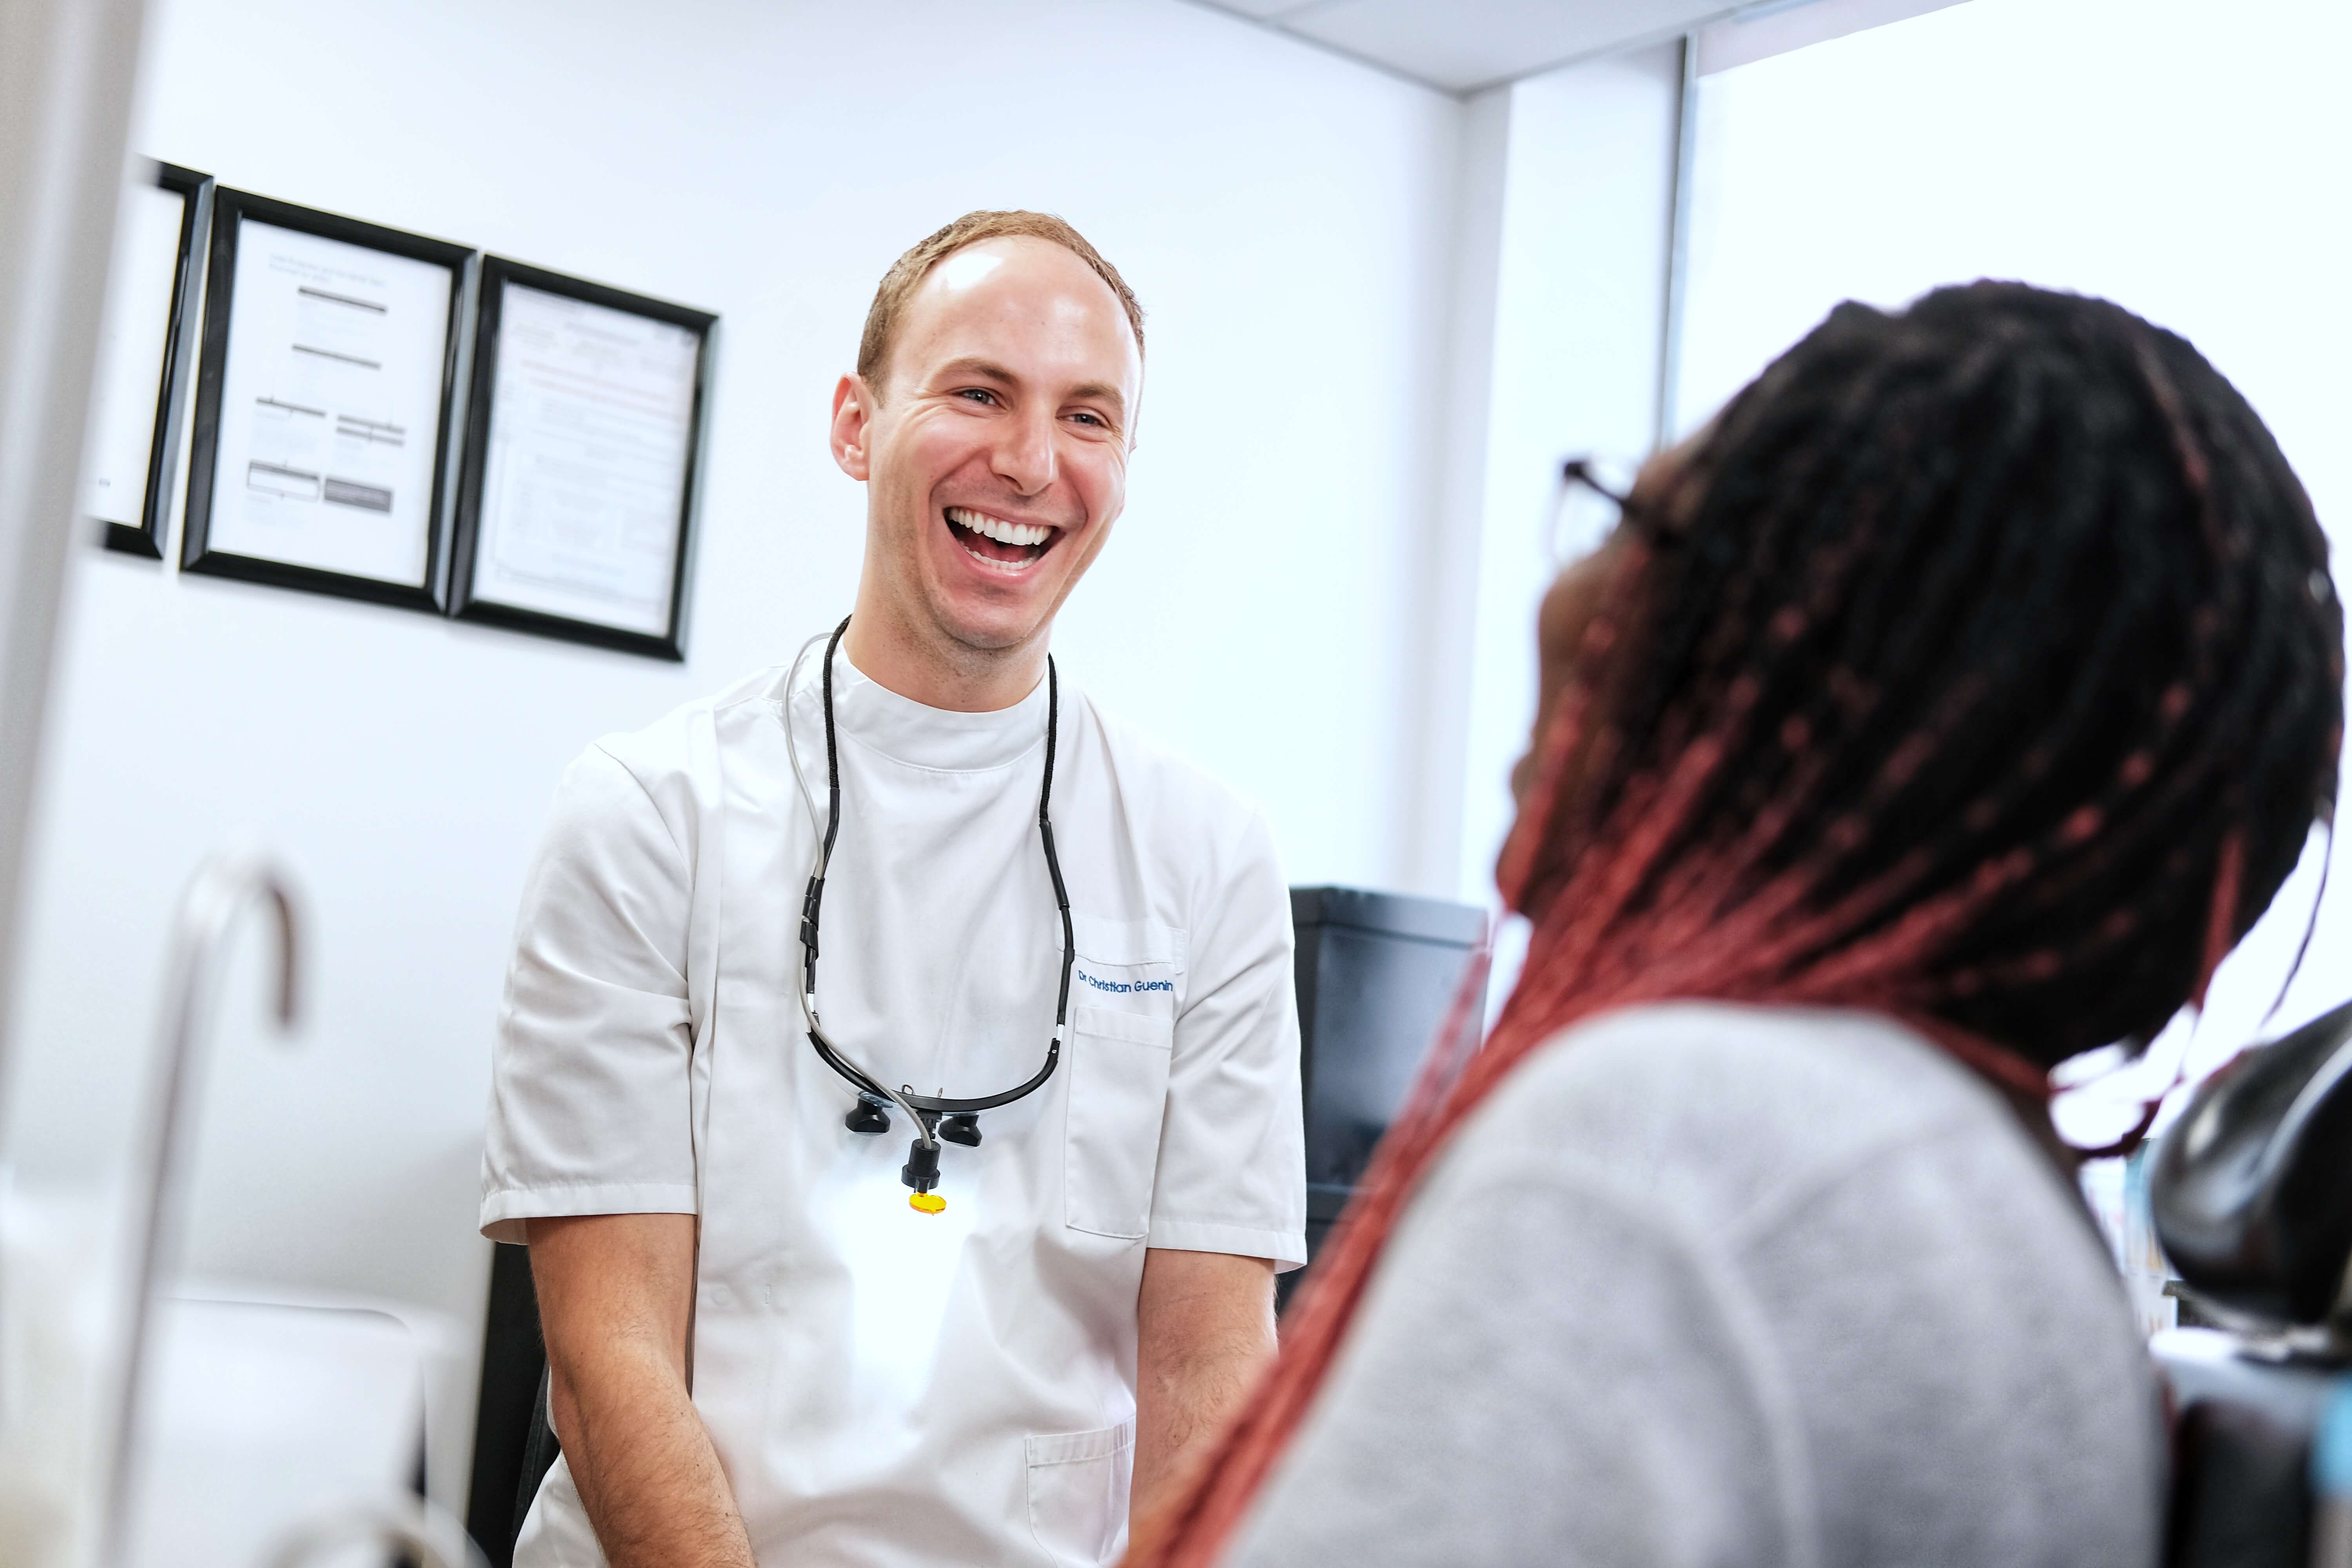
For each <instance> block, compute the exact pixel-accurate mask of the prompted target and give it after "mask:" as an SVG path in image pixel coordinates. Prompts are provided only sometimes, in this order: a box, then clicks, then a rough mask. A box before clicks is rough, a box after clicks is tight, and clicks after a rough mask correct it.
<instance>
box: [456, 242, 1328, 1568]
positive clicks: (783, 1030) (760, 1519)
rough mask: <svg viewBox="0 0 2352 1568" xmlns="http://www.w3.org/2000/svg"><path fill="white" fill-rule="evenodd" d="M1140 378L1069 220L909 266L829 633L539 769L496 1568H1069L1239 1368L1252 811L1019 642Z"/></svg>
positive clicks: (495, 1163)
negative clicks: (540, 1474) (501, 1564)
mask: <svg viewBox="0 0 2352 1568" xmlns="http://www.w3.org/2000/svg"><path fill="white" fill-rule="evenodd" d="M1142 389H1143V320H1142V311H1141V310H1140V309H1139V307H1138V306H1137V304H1136V302H1135V298H1134V296H1133V295H1132V294H1131V293H1130V292H1129V290H1128V288H1127V285H1126V284H1125V283H1124V282H1123V281H1122V280H1121V279H1120V278H1119V276H1118V272H1117V271H1116V270H1115V269H1114V268H1112V267H1111V266H1110V265H1109V263H1108V262H1107V261H1105V260H1104V259H1103V258H1101V257H1100V256H1099V255H1097V253H1096V251H1095V249H1094V247H1092V246H1090V245H1088V244H1087V241H1086V240H1085V239H1084V238H1083V237H1080V236H1079V235H1078V234H1077V232H1076V230H1074V229H1072V228H1071V227H1070V226H1068V225H1066V224H1065V223H1063V222H1062V221H1061V220H1059V219H1058V218H1053V217H1047V216H1042V215H1039V214H1035V213H997V212H982V213H973V214H971V215H969V216H965V217H963V218H960V219H958V220H957V221H956V222H955V223H953V224H950V225H949V226H947V227H946V228H943V229H941V230H940V231H939V232H938V233H937V234H935V235H933V236H931V237H929V239H926V240H924V241H923V242H922V243H921V244H919V245H918V246H916V247H914V248H913V249H912V250H910V251H908V253H907V254H906V255H905V256H903V257H901V258H899V259H898V263H897V264H896V265H894V266H893V267H892V268H890V270H889V272H888V273H887V275H886V276H885V277H884V278H883V280H882V284H881V287H880V288H879V289H877V291H876V294H875V299H874V304H873V308H872V310H871V311H870V312H869V313H868V315H867V317H866V331H865V336H864V339H863V341H862V342H861V345H860V348H859V353H858V359H857V368H856V371H855V372H854V373H853V374H848V375H845V376H844V377H842V379H841V383H840V385H839V387H838V388H837V389H836V391H835V395H834V404H833V428H832V440H833V452H834V457H835V460H836V461H837V462H838V463H839V464H840V466H841V468H842V470H843V471H844V472H845V473H846V474H848V475H849V476H850V477H851V478H852V479H857V480H861V481H863V482H864V483H865V485H866V552H865V560H864V565H863V570H862V573H861V575H860V578H859V582H858V587H857V595H856V601H855V603H854V605H853V607H852V611H851V614H850V615H849V616H848V617H847V619H846V620H845V621H844V622H843V623H842V624H841V626H838V627H836V628H835V629H833V630H831V631H830V632H824V633H820V634H818V635H817V636H816V637H814V638H812V639H811V641H810V643H809V644H808V646H806V647H803V650H802V655H801V657H800V658H798V659H797V660H795V661H794V662H793V664H792V665H790V666H788V667H780V668H774V669H770V670H766V671H763V672H761V673H760V674H758V675H756V676H754V677H752V678H751V679H748V680H745V681H743V682H741V683H740V684H738V685H737V686H736V687H734V688H732V689H730V690H728V691H725V692H722V693H720V694H719V696H717V697H715V698H711V699H709V700H705V701H702V702H698V703H694V704H690V705H689V706H688V707H687V708H684V709H682V710H679V711H677V713H674V714H672V715H671V716H669V717H668V718H667V719H665V720H664V721H661V722H660V723H658V724H656V725H655V726H653V727H652V728H651V729H648V730H646V731H640V732H638V733H636V734H633V735H622V736H610V737H607V738H606V739H604V741H602V742H598V743H597V744H596V745H594V746H592V747H591V748H589V750H588V751H587V752H585V753H583V755H582V756H581V758H580V759H579V760H578V761H577V762H575V763H573V764H572V768H571V769H570V771H569V772H568V773H566V775H565V777H564V781H563V784H562V789H561V790H560V791H559V793H558V795H557V802H556V809H555V813H554V818H553V822H552V825H551V828H550V831H549V834H548V837H547V841H546V843H545V846H544V847H542V849H541V854H540V858H539V860H538V863H537V864H536V866H535V867H534V868H533V870H532V873H531V875H530V880H529V883H528V885H527V887H526V889H525V892H524V899H523V910H522V916H521V920H520V925H519V928H518V934H517V938H516V947H515V954H514V960H513V963H512V966H511V969H510V971H509V978H508V985H507V996H506V1003H505V1005H504V1008H503V1010H502V1013H501V1016H500V1020H499V1044H498V1051H497V1058H496V1066H495V1075H494V1089H493V1095H492V1103H491V1115H490V1128H489V1137H488V1149H487V1152H486V1153H485V1156H484V1161H483V1188H484V1192H483V1204H482V1226H483V1230H484V1233H485V1234H487V1235H488V1236H490V1237H494V1238H496V1239H499V1240H512V1241H520V1240H526V1239H527V1240H528V1241H529V1243H530V1249H531V1268H532V1272H533V1275H534V1277H535V1279H536V1280H537V1283H538V1288H539V1300H540V1310H541V1321H542V1324H543V1327H544V1329H545V1331H546V1338H547V1347H548V1360H549V1369H550V1394H551V1407H552V1413H553V1420H554V1425H555V1430H556V1434H557V1436H558V1437H559V1438H560V1439H561V1441H562V1447H563V1458H562V1459H560V1460H559V1461H558V1462H557V1464H556V1466H555V1468H553V1469H552V1470H551V1471H550V1472H549V1474H548V1477H547V1479H546V1480H545V1482H544V1483H543V1484H542V1485H541V1489H540V1491H539V1494H538V1497H537V1499H536V1500H535V1501H534V1503H533V1504H532V1507H531V1510H530V1518H529V1519H528V1521H526V1523H525V1525H524V1528H523V1534H522V1539H521V1541H520V1542H519V1544H518V1547H517V1551H516V1555H515V1562H516V1563H517V1564H518V1565H520V1568H549V1565H557V1564H561V1565H563V1568H581V1565H586V1564H593V1563H611V1564H613V1565H614V1568H639V1565H652V1564H659V1565H661V1568H747V1565H749V1564H752V1563H761V1564H768V1565H771V1568H776V1565H782V1564H786V1563H789V1564H793V1568H801V1565H804V1564H806V1565H814V1564H853V1563H854V1564H873V1565H889V1568H930V1565H941V1568H944V1565H946V1564H958V1565H962V1564H971V1563H1107V1562H1110V1561H1113V1560H1115V1559H1116V1558H1117V1556H1118V1553H1119V1552H1120V1550H1121V1548H1122V1544H1123V1541H1124V1537H1125V1534H1126V1526H1127V1516H1128V1502H1129V1496H1130V1485H1132V1487H1133V1489H1134V1490H1135V1492H1136V1493H1137V1494H1138V1495H1142V1494H1146V1493H1148V1492H1149V1490H1150V1489H1151V1488H1152V1487H1154V1486H1155V1485H1157V1484H1159V1483H1160V1482H1161V1481H1162V1480H1164V1479H1167V1478H1168V1477H1169V1476H1170V1475H1171V1472H1173V1471H1174V1470H1175V1469H1176V1468H1179V1466H1180V1464H1181V1460H1182V1458H1183V1456H1184V1455H1185V1453H1186V1452H1187V1450H1188V1449H1189V1448H1190V1447H1192V1446H1193V1445H1196V1444H1198V1443H1200V1442H1201V1441H1202V1440H1204V1439H1205V1438H1206V1437H1207V1436H1210V1435H1211V1434H1212V1433H1213V1432H1214V1430H1215V1429H1216V1427H1217V1426H1218V1424H1219V1423H1220V1421H1221V1420H1222V1419H1223V1416H1224V1415H1225V1413H1226V1412H1227V1411H1228V1410H1229V1409H1230V1408H1231V1407H1232V1406H1233V1405H1234V1404H1235V1403H1236V1402H1237V1401H1238V1399H1239V1398H1240V1396H1241V1394H1243V1393H1244V1392H1245V1391H1246V1389H1247V1387H1248V1385H1249V1384H1250V1382H1251V1380H1252V1379H1253V1378H1254V1377H1255V1374H1256V1373H1257V1371H1258V1369H1259V1368H1260V1366H1261V1365H1262V1364H1263V1363H1265V1360H1266V1358H1267V1357H1268V1356H1269V1355H1270V1354H1271V1352H1272V1350H1273V1345H1274V1325H1273V1303H1272V1282H1273V1274H1274V1271H1275V1269H1276V1268H1277V1267H1281V1266H1285V1265H1291V1264H1296V1263H1297V1262H1299V1261H1300V1260H1302V1259H1303V1258H1305V1256H1306V1251H1305V1247H1304V1236H1303V1231H1304V1225H1305V1182H1304V1172H1303V1163H1302V1155H1301V1149H1300V1137H1301V1134H1300V1123H1299V1107H1298V1065H1297V1064H1298V1049H1297V1017H1296V1013H1295V1009H1294V1004H1293V999H1292V992H1291V933H1290V924H1289V906H1288V900H1287V897H1286V892H1285V889H1284V885H1283V879H1282V876H1281V873H1280V871H1279V868H1277V867H1276V863H1275V858H1274V854H1273V848H1272V843H1271V839H1270V836H1269V835H1268V833H1267V830H1266V827H1265V823H1264V822H1263V820H1262V819H1261V818H1260V817H1259V816H1257V815H1256V814H1255V812H1253V811H1251V810H1250V809H1249V808H1247V807H1246V806H1244V805H1242V804H1241V803H1240V802H1238V801H1237V800H1236V799H1235V798H1234V796H1233V795H1231V794H1230V793H1229V792H1227V791H1226V790H1224V789H1223V788H1222V787H1221V786H1219V785H1218V784H1215V783H1214V782H1213V781H1212V780H1210V779H1208V778H1206V777H1205V776H1203V775H1202V774H1201V773H1198V772H1197V771H1195V770H1193V769H1192V768H1190V767H1188V766H1186V765H1185V764H1183V763H1180V762H1178V761H1177V760H1175V759H1174V758H1172V757H1171V756H1170V755H1169V754H1168V753H1166V752H1162V751H1160V750H1159V749H1158V748H1156V747H1154V746H1153V745H1152V744H1151V743H1150V742H1148V741H1146V740H1145V739H1143V738H1142V737H1141V736H1140V735H1139V734H1138V733H1136V732H1135V731H1132V730H1130V729H1129V728H1128V727H1126V726H1125V725H1123V724H1121V723H1119V722H1118V721H1116V720H1114V719H1112V718H1110V717H1109V716H1108V715H1107V714H1105V713H1104V712H1103V711H1102V710H1101V709H1100V708H1098V707H1097V706H1096V704H1094V703H1093V702H1092V701H1091V700H1088V699H1087V697H1086V696H1085V695H1084V694H1083V693H1082V692H1081V691H1079V689H1077V687H1076V684H1075V682H1074V681H1072V680H1070V679H1066V678H1065V677H1064V676H1063V674H1062V672H1061V671H1059V670H1058V669H1056V668H1055V667H1054V666H1053V664H1052V661H1051V660H1050V658H1048V655H1047V647H1048V644H1049V641H1050V638H1051V635H1052V630H1053V623H1054V616H1055V612H1056V611H1057V610H1058V609H1059V608H1060V607H1061V605H1062V603H1063V601H1064V600H1065V599H1066V598H1067V597H1068V596H1069V595H1070V593H1071V591H1072V590H1073V589H1075V588H1076V586H1077V584H1078V581H1079V579H1080V578H1081V577H1083V576H1084V575H1085V574H1086V571H1087V567H1088V566H1089V565H1090V564H1091V563H1093V561H1094V559H1095V557H1096V556H1097V554H1099V553H1100V552H1101V551H1102V549H1103V547H1104V545H1105V543H1106V542H1108V539H1109V536H1110V531H1111V527H1112V524H1113V523H1114V522H1116V521H1118V515H1119V512H1120V510H1121V508H1122V507H1123V506H1124V504H1125V501H1126V483H1127V459H1128V455H1129V452H1130V451H1131V450H1132V449H1133V447H1134V443H1135V437H1134V432H1135V425H1136V416H1137V408H1138V404H1139V398H1140V396H1141V394H1142ZM820 975H821V978H822V983H821V984H820Z"/></svg>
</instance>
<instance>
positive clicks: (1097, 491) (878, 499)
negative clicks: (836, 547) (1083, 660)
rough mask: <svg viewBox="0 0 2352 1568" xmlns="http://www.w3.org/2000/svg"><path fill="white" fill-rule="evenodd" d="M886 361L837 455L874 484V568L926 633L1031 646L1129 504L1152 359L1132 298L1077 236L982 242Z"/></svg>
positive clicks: (948, 276)
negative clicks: (1118, 291) (1130, 471)
mask: <svg viewBox="0 0 2352 1568" xmlns="http://www.w3.org/2000/svg"><path fill="white" fill-rule="evenodd" d="M882 375H883V379H884V383H885V384H884V385H882V386H880V387H868V386H866V384H864V383H863V382H862V381H860V380H859V379H858V378H857V377H856V376H846V377H844V378H843V381H842V384H841V387H840V390H839V391H837V392H836V393H835V398H834V433H833V435H834V454H835V458H836V460H837V461H839V462H840V464H841V466H842V468H843V470H844V471H845V472H846V473H848V474H849V475H850V477H851V478H853V479H864V480H866V484H867V487H868V489H867V497H866V518H867V529H868V534H867V541H866V563H867V567H868V569H869V570H870V571H873V572H875V573H876V574H877V575H878V577H879V579H880V581H881V583H882V584H883V586H884V588H885V591H886V595H887V603H889V604H890V605H892V607H893V608H894V609H895V610H896V611H897V612H898V614H899V615H901V616H904V617H906V620H907V622H908V629H909V630H911V631H913V632H915V633H916V635H918V636H923V635H926V634H928V635H931V636H938V637H944V638H945V639H946V640H947V641H949V642H950V643H953V644H956V645H960V646H961V647H963V648H966V649H970V650H973V651H976V652H988V651H996V650H1000V649H1004V648H1011V647H1019V646H1020V645H1022V644H1024V643H1025V642H1027V641H1029V640H1030V639H1032V638H1034V637H1037V636H1038V635H1039V634H1040V633H1041V632H1043V631H1044V629H1045V627H1046V626H1047V625H1048V624H1049V623H1050V622H1051V620H1052V619H1053V616H1054V612H1055V610H1056V609H1058V608H1059V607H1060V605H1061V603H1062V601H1063V600H1064V599H1065V598H1066V597H1068V596H1069V593H1070V590H1071V589H1072V588H1074V587H1076V585H1077V581H1078V579H1079V577H1081V576H1082V575H1084V574H1085V573H1086V570H1087V566H1088V565H1090V564H1091V563H1093V561H1094V558H1095V556H1096V554H1097V552H1099V551H1100V550H1101V549H1102V547H1103V543H1104V541H1106V540H1107V539H1108V537H1109V535H1110V527H1111V524H1112V523H1113V522H1114V521H1117V519H1118V514H1119V510H1120V509H1121V508H1122V507H1123V506H1125V504H1126V501H1127V456H1128V452H1129V447H1131V446H1132V445H1133V438H1132V434H1131V432H1132V429H1133V426H1134V420H1135V410H1136V403H1137V399H1138V397H1139V395H1140V394H1141V392H1142V386H1143V363H1142V359H1141V356H1140V354H1139V352H1138V350H1137V347H1136V342H1135V334H1134V332H1133V331H1131V330H1130V329H1129V325H1128V321H1127V314H1126V312H1125V311H1124V310H1122V309H1121V308H1120V306H1119V302H1118V298H1117V297H1116V296H1115V295H1113V294H1112V292H1111V291H1110V289H1109V287H1108V285H1107V284H1105V283H1104V282H1103V280H1102V279H1100V278H1098V277H1097V276H1096V275H1095V273H1094V270H1093V269H1092V268H1089V267H1087V264H1086V263H1085V262H1083V261H1081V260H1079V259H1078V258H1077V257H1076V256H1074V255H1072V254H1071V253H1070V252H1069V251H1067V250H1065V249H1064V248H1063V247H1060V246H1058V245H1055V244H1053V243H1051V242H1050V241H1046V240H1041V239H1032V238H1027V237H1020V238H1006V239H992V240H983V241H982V242H981V243H979V244H977V245H972V246H968V247H965V248H964V249H962V250H960V251H957V252H956V253H955V254H954V255H952V256H950V257H949V258H947V259H946V260H944V261H942V262H940V264H939V265H938V266H937V267H934V268H932V269H931V272H930V275H929V277H927V278H926V279H924V280H923V282H922V284H921V286H920V287H919V288H918V289H916V290H915V292H914V294H913V295H912V296H911V297H910V298H909V299H908V301H907V305H906V308H905V310H903V311H902V313H901V314H900V316H899V320H898V334H897V338H896V341H895V342H893V343H892V345H891V349H890V356H889V360H888V362H887V363H886V364H885V365H884V366H883V370H882Z"/></svg>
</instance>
